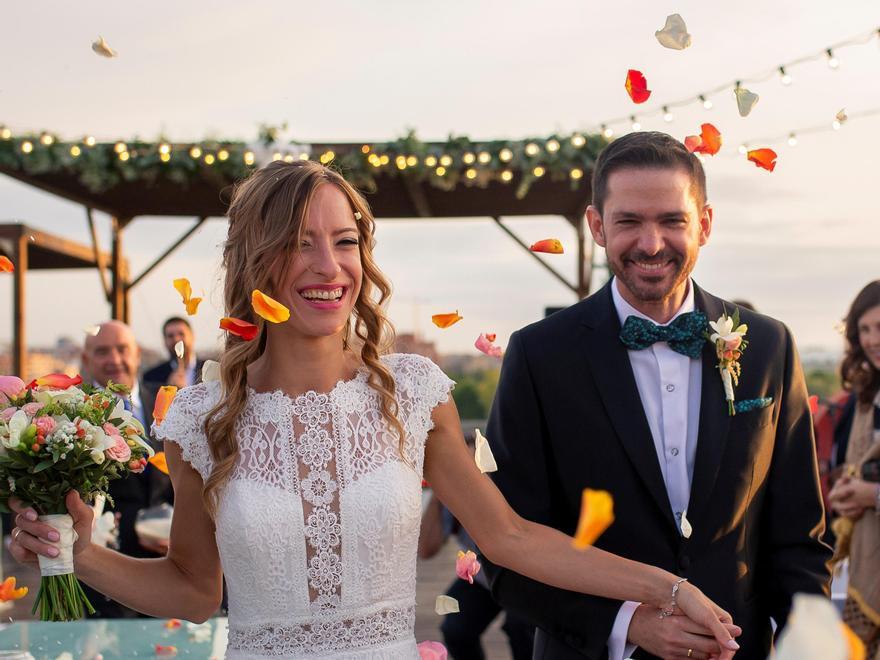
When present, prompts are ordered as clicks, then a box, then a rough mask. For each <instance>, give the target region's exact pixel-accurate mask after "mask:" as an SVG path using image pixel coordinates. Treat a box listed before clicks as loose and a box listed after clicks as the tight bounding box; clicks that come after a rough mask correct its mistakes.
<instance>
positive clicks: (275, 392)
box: [247, 366, 367, 402]
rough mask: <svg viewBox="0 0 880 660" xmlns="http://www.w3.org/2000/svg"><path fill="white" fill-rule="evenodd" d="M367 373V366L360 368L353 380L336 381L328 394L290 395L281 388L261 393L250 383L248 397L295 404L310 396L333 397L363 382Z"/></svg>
mask: <svg viewBox="0 0 880 660" xmlns="http://www.w3.org/2000/svg"><path fill="white" fill-rule="evenodd" d="M366 372H367V368H366V367H365V366H360V367H358V368H357V369H356V370H355V372H354V375H353V376H352V377H351V378H340V379H339V380H337V381H336V384H335V385H334V386H333V387H331V388H330V389H329V390H327V391H326V392H319V391H317V390H306V391H305V392H301V393H300V394H290V393H289V392H285V391H284V390H283V389H281V388H280V387H279V388H276V389H274V390H262V391H260V390H256V389H254V388H253V387H252V386H251V385H250V383H248V385H247V390H248V395H249V396H250V397H253V398H266V397H269V398H271V397H276V396H280V397H282V398H284V399H287V400H289V401H294V402H296V401H299V400H300V399H304V398H306V397H308V396H310V395H311V396H326V397H332V396H333V395H334V394H335V393H336V392H337V391H338V390H340V389H342V388H343V387H346V386H347V385H350V384H352V383H355V382H357V381H359V380H361V379H362V376H364V375H365V374H366Z"/></svg>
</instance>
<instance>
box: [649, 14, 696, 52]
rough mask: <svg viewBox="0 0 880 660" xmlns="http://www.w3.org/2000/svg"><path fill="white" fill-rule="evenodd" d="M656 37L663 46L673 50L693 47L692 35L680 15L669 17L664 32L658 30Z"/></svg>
mask: <svg viewBox="0 0 880 660" xmlns="http://www.w3.org/2000/svg"><path fill="white" fill-rule="evenodd" d="M654 36H655V37H657V41H659V42H660V45H661V46H663V47H664V48H671V49H672V50H684V49H685V48H687V47H688V46H690V45H691V35H689V34H688V31H687V26H686V25H685V24H684V19H683V18H682V17H681V16H679V15H678V14H670V15H669V16H667V17H666V25H664V26H663V29H662V30H657V31H656V32H655V33H654Z"/></svg>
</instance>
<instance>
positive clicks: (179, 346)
mask: <svg viewBox="0 0 880 660" xmlns="http://www.w3.org/2000/svg"><path fill="white" fill-rule="evenodd" d="M184 351H185V348H184V346H183V340H181V341H179V342H177V343H176V344H174V354H175V355H176V356H177V359H178V360H182V359H183V353H184Z"/></svg>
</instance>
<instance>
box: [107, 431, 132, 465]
mask: <svg viewBox="0 0 880 660" xmlns="http://www.w3.org/2000/svg"><path fill="white" fill-rule="evenodd" d="M110 437H111V438H113V446H112V447H110V449H108V450H107V451H106V452H104V453H105V454H107V458H109V459H110V460H113V461H119V462H120V463H125V462H126V461H128V460H129V459H130V458H131V447H129V446H128V443H126V442H125V440H123V439H122V436H121V435H113V436H110Z"/></svg>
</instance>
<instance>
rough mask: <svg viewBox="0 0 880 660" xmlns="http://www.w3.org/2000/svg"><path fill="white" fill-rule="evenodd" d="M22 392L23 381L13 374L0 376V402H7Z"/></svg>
mask: <svg viewBox="0 0 880 660" xmlns="http://www.w3.org/2000/svg"><path fill="white" fill-rule="evenodd" d="M22 394H24V381H23V380H22V379H21V378H16V377H15V376H0V403H9V401H10V400H11V399H17V398H18V397H20V396H21V395H22Z"/></svg>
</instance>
